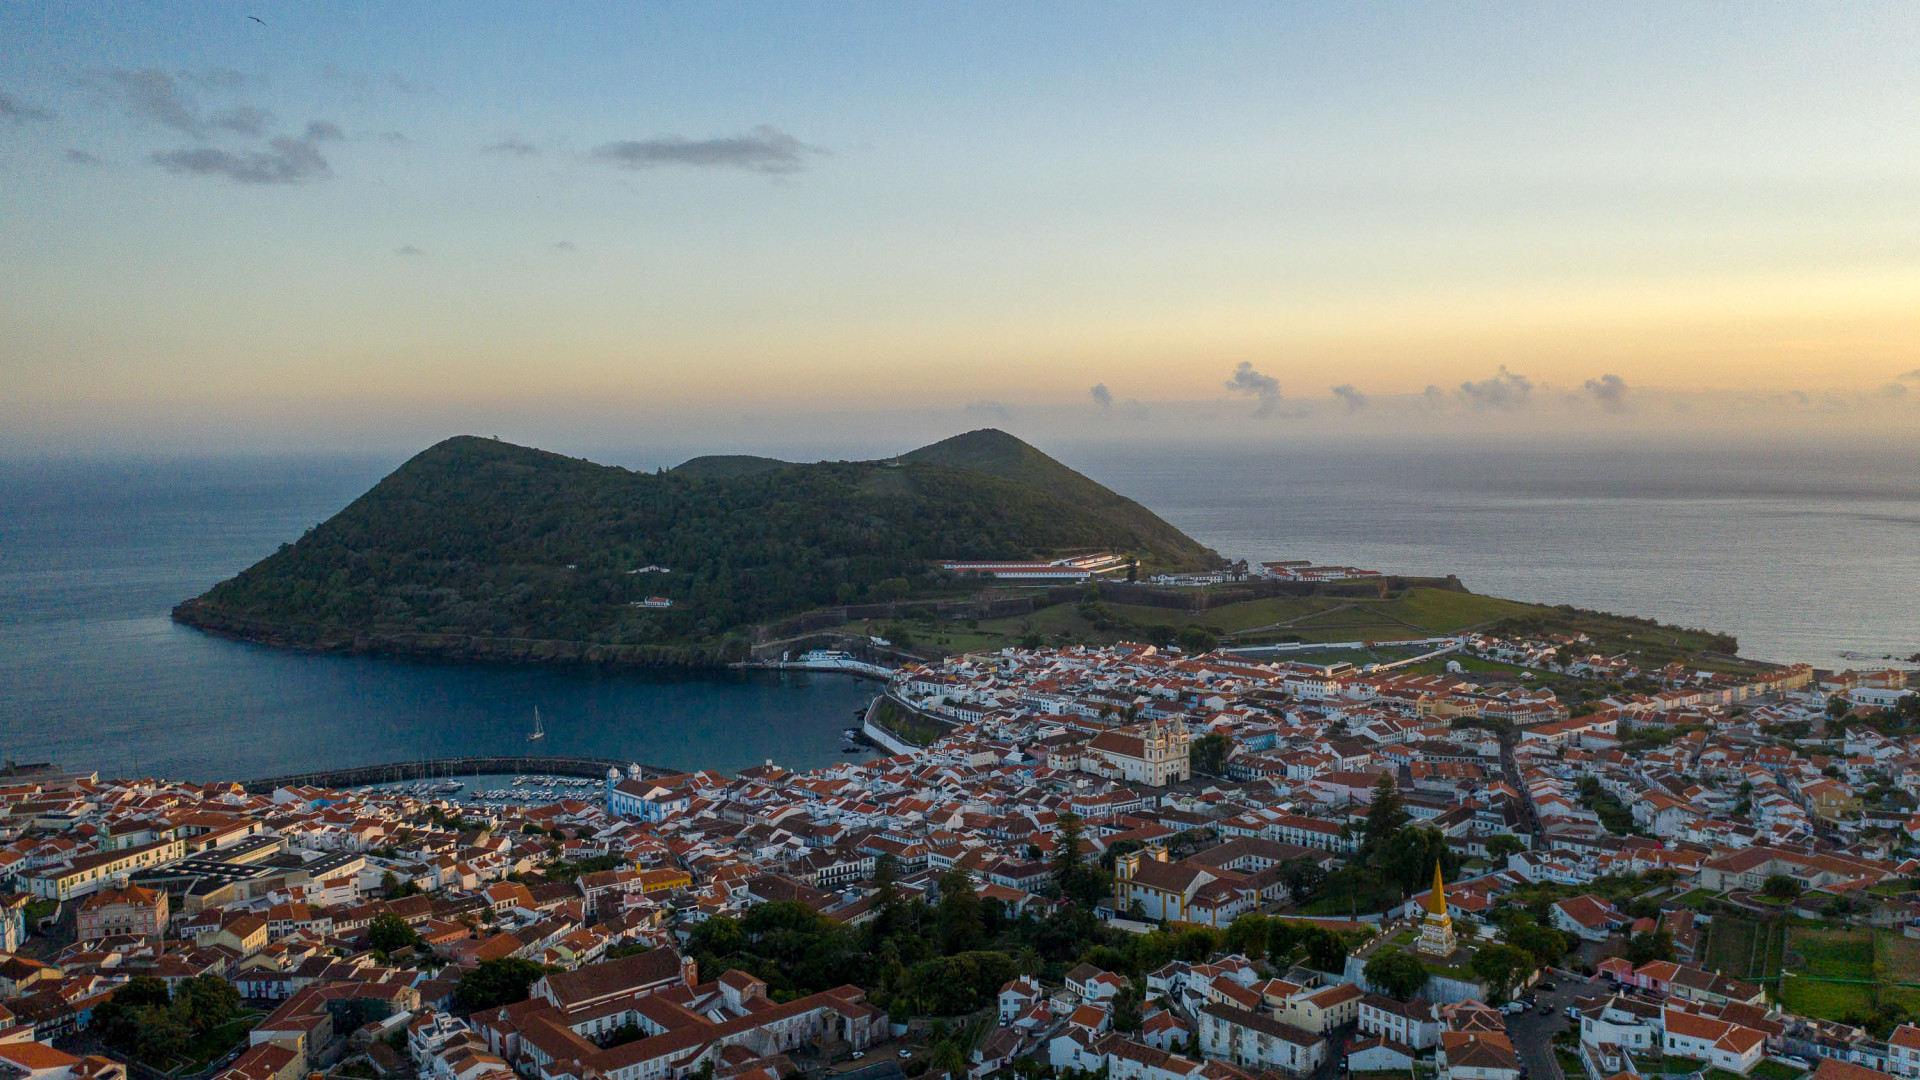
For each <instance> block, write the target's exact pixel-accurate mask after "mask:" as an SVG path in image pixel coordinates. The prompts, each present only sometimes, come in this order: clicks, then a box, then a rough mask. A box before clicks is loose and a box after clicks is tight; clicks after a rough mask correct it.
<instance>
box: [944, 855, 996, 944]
mask: <svg viewBox="0 0 1920 1080" xmlns="http://www.w3.org/2000/svg"><path fill="white" fill-rule="evenodd" d="M934 921H935V925H936V926H938V927H939V931H940V951H941V952H943V953H945V954H946V955H948V956H952V955H954V954H956V953H963V952H971V951H973V950H974V949H977V948H979V947H980V946H981V945H982V944H983V943H984V942H985V940H986V936H987V930H986V924H985V922H984V921H983V918H982V916H981V913H980V896H979V894H978V893H975V892H974V891H973V879H972V878H970V877H968V876H967V872H966V871H965V870H962V869H960V868H959V867H958V866H953V867H949V868H948V869H947V872H946V873H944V874H942V875H940V906H939V908H938V909H937V911H936V912H935V916H934Z"/></svg>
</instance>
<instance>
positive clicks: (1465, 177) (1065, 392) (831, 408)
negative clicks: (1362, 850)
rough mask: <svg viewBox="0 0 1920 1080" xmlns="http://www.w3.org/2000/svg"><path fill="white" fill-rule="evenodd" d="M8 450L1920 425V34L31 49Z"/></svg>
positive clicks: (876, 13) (73, 21)
mask: <svg viewBox="0 0 1920 1080" xmlns="http://www.w3.org/2000/svg"><path fill="white" fill-rule="evenodd" d="M0 40H4V41H5V42H7V46H6V48H5V49H0V252H4V253H5V257H4V258H0V454H14V455H23V454H24V455H34V454H62V453H91V452H100V451H103V450H109V451H110V450H168V449H186V450H205V449H258V450H284V449H315V448H327V449H388V448H404V447H411V446H419V445H425V444H426V443H428V442H431V441H434V440H436V439H438V438H440V437H443V436H445V435H448V434H452V433H455V432H473V433H480V434H501V435H503V436H504V437H508V438H512V439H516V440H518V441H528V442H536V443H539V444H540V445H548V446H554V447H555V448H566V447H568V446H583V445H596V446H599V445H612V444H617V443H620V442H622V441H629V442H647V443H653V444H658V443H662V442H677V443H683V444H686V445H688V446H694V447H699V448H703V449H715V448H724V447H729V446H733V447H739V448H742V449H762V448H768V447H776V446H777V447H782V448H789V447H794V446H802V445H808V444H818V445H831V444H834V443H835V441H836V440H842V441H844V440H845V438H846V437H847V433H848V432H849V431H855V430H857V431H859V432H861V433H862V436H863V437H869V438H873V439H878V440H881V441H885V440H886V439H891V438H895V437H898V438H902V439H912V438H914V437H917V436H921V435H925V436H927V437H929V438H931V437H938V436H941V435H945V434H950V433H952V432H954V431H959V430H964V429H966V428H968V427H979V426H986V425H989V424H991V425H994V426H1002V427H1008V428H1009V429H1011V430H1014V431H1016V433H1020V434H1025V435H1028V436H1029V437H1043V436H1048V435H1051V436H1056V437H1067V436H1080V437H1093V436H1108V437H1113V438H1124V439H1139V440H1150V439H1165V438H1175V437H1193V436H1196V435H1204V436H1209V437H1217V438H1223V439H1259V438H1270V437H1296V436H1297V437H1310V438H1335V437H1361V438H1372V437H1388V436H1392V435H1395V434H1400V433H1404V432H1408V431H1423V432H1439V433H1453V434H1457V435H1469V436H1470V435H1475V434H1477V433H1486V434H1488V435H1489V436H1492V435H1497V434H1499V433H1502V432H1532V433H1535V434H1540V433H1547V434H1552V433H1556V432H1563V431H1567V432H1583V433H1599V434H1601V435H1607V434H1609V433H1610V434H1612V435H1613V436H1616V437H1618V438H1621V439H1639V438H1645V437H1649V436H1657V435H1671V434H1675V433H1688V432H1699V431H1712V430H1729V431H1742V432H1747V433H1753V432H1762V433H1771V432H1812V433H1822V432H1824V433H1834V432H1848V433H1855V434H1858V433H1870V434H1874V435H1876V436H1878V435H1885V434H1892V435H1911V434H1912V433H1914V432H1915V431H1920V62H1916V61H1915V59H1914V58H1915V57H1916V56H1920V6H1915V5H1899V4H1832V5H1803V4H1766V3H1754V4H1742V5H1734V6H1730V5H1725V4H1690V3H1672V2H1662V3H1621V4H1606V5H1572V4H1556V5H1537V4H1521V3H1515V4H1473V3H1462V4H1446V5H1438V4H1407V5H1401V4H1388V3H1382V4H1368V5H1310V4H1282V3H1272V2H1267V3H1255V4H1244V5H1242V4H1227V3H1198V4H1190V5H1187V4H1183V5H1170V4H1127V3H1098V4H1092V3H1089V4H1069V3H1040V4H992V3H984V4H983V3H966V4H951V5H947V4H939V3H914V4H898V3H875V4H861V3H854V2H834V3H821V4H807V3H790V4H780V5H767V4H754V5H733V4H726V3H687V4H673V3H650V4H645V5H639V4H630V3H621V4H585V3H582V4H565V5H554V4H524V5H512V4H497V3H484V2H472V0H468V2H462V3H457V4H455V3H427V2H421V3H408V4H353V3H328V4H294V3H289V2H286V0H217V2H215V3H210V4H204V5H180V4H141V3H130V2H125V0H116V2H114V3H111V4H105V3H103V4H93V5H83V4H61V3H47V4H31V5H27V4H13V5H6V6H4V7H0Z"/></svg>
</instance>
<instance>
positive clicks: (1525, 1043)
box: [1507, 971, 1606, 1080]
mask: <svg viewBox="0 0 1920 1080" xmlns="http://www.w3.org/2000/svg"><path fill="white" fill-rule="evenodd" d="M1544 981H1546V982H1550V983H1553V984H1555V986H1556V989H1553V990H1541V991H1536V992H1535V993H1534V1007H1533V1008H1531V1009H1528V1010H1527V1011H1526V1012H1524V1013H1521V1014H1519V1015H1517V1016H1510V1017H1508V1018H1507V1034H1508V1035H1510V1036H1511V1037H1512V1038H1513V1048H1514V1050H1515V1051H1516V1052H1517V1053H1518V1054H1519V1055H1520V1064H1521V1065H1522V1066H1523V1067H1525V1069H1526V1070H1527V1076H1528V1077H1529V1080H1565V1078H1564V1077H1563V1076H1562V1074H1561V1071H1560V1062H1559V1060H1558V1059H1557V1058H1555V1057H1554V1054H1553V1037H1554V1036H1555V1035H1557V1034H1559V1033H1560V1032H1562V1031H1565V1030H1567V1029H1568V1028H1570V1027H1573V1026H1576V1025H1577V1024H1578V1023H1579V1021H1578V1020H1573V1019H1570V1018H1568V1017H1567V1016H1565V1015H1564V1014H1563V1013H1562V1011H1561V1010H1562V1009H1564V1008H1565V1007H1566V1006H1568V1005H1573V1006H1576V1007H1578V1006H1587V1005H1592V1004H1593V1003H1594V1002H1597V1001H1599V1000H1600V999H1601V998H1604V997H1605V996H1606V991H1605V990H1603V989H1602V988H1601V987H1600V986H1599V985H1598V984H1595V983H1589V982H1587V981H1586V979H1584V978H1583V977H1581V976H1579V975H1574V974H1571V973H1569V972H1563V971H1554V972H1552V973H1550V974H1549V975H1548V976H1547V978H1546V979H1545V980H1544ZM1542 1005H1552V1006H1553V1015H1552V1016H1541V1015H1540V1007H1541V1006H1542Z"/></svg>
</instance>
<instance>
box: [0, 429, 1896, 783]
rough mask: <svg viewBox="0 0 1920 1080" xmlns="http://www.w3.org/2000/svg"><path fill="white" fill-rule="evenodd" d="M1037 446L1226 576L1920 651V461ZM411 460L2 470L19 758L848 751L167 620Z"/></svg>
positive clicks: (644, 698)
mask: <svg viewBox="0 0 1920 1080" xmlns="http://www.w3.org/2000/svg"><path fill="white" fill-rule="evenodd" d="M1048 449H1049V450H1050V452H1053V453H1055V454H1056V456H1058V457H1059V458H1060V459H1061V460H1062V461H1065V462H1066V463H1067V464H1069V465H1072V466H1073V467H1075V468H1078V469H1080V470H1082V471H1084V472H1086V473H1087V474H1088V475H1090V476H1092V477H1094V478H1095V479H1097V480H1100V481H1101V482H1103V483H1105V484H1107V485H1108V486H1110V487H1113V488H1115V489H1116V490H1119V491H1121V492H1123V493H1125V494H1127V495H1130V496H1132V497H1134V498H1135V499H1138V500H1139V501H1140V502H1142V503H1144V504H1146V505H1147V506H1149V507H1151V508H1152V509H1154V510H1155V511H1157V512H1159V513H1160V514H1161V515H1162V516H1163V517H1165V518H1166V519H1167V520H1169V521H1171V522H1173V523H1174V524H1175V525H1177V526H1179V527H1180V528H1182V529H1184V530H1186V531H1187V532H1188V533H1190V534H1191V535H1193V536H1195V537H1196V538H1198V539H1200V540H1202V541H1203V542H1205V543H1207V544H1209V545H1211V546H1213V547H1215V548H1216V549H1217V550H1219V551H1221V552H1222V553H1223V554H1228V555H1230V556H1233V557H1236V558H1238V557H1249V558H1255V559H1259V558H1288V557H1291V558H1310V559H1313V560H1315V561H1318V562H1333V563H1344V564H1350V565H1359V566H1367V567H1371V568H1374V569H1379V570H1383V571H1387V572H1395V573H1409V574H1446V573H1453V574H1457V575H1459V577H1460V578H1461V580H1462V581H1463V582H1464V583H1465V584H1466V585H1467V586H1468V587H1469V588H1472V589H1473V590H1475V591H1477V592H1483V593H1490V594H1494V595H1499V596H1507V597H1512V598H1514V599H1520V600H1533V601H1540V602H1545V603H1567V604H1576V605H1579V606H1582V607H1590V608H1598V609H1603V610H1609V611H1615V612H1620V613H1623V614H1634V615H1645V616H1651V617H1653V618H1657V619H1660V620H1662V621H1665V622H1673V623H1679V624H1682V625H1687V626H1698V627H1707V628H1711V629H1715V630H1722V631H1726V632H1729V633H1733V634H1735V635H1736V636H1738V638H1739V639H1740V643H1741V650H1742V652H1743V654H1745V655H1748V656H1755V657H1760V658H1763V659H1769V660H1778V661H1807V662H1810V663H1813V664H1815V665H1817V666H1821V667H1843V666H1865V665H1866V664H1867V663H1869V662H1873V658H1878V657H1881V656H1885V655H1889V654H1893V655H1898V656H1906V655H1910V654H1912V653H1914V652H1916V651H1920V592H1917V590H1916V586H1920V459H1916V456H1915V455H1914V454H1912V453H1910V452H1908V453H1904V454H1901V453H1879V452H1855V451H1846V450H1840V449H1806V448H1801V449H1797V450H1792V451H1788V450H1784V449H1778V450H1769V449H1765V448H1761V449H1745V450H1734V449H1726V448H1721V449H1698V450H1672V449H1667V450H1661V451H1658V452H1656V451H1653V450H1642V449H1620V448H1593V447H1570V446H1555V445H1534V446H1527V447H1511V448H1504V449H1482V448H1462V447H1458V446H1452V447H1449V446H1432V445H1419V446H1416V445H1411V444H1408V445H1388V446H1379V445H1375V446H1370V447H1366V448H1357V447H1347V448H1329V447H1308V446H1269V447H1264V448H1221V447H1211V446H1171V447H1170V446H1165V445H1160V446H1143V445H1124V446H1123V445H1091V444H1088V445H1075V446H1066V447H1049V448H1048ZM605 460H613V461H618V460H619V459H618V458H614V457H608V458H605ZM621 463H628V464H640V463H643V458H642V457H635V458H634V459H633V460H631V461H626V462H621ZM644 463H648V464H651V463H652V461H651V458H644ZM397 464H398V459H397V458H384V459H373V458H339V457H331V458H323V457H283V458H255V459H244V460H241V459H234V460H187V461H135V462H101V461H91V462H78V461H67V462H34V463H24V462H14V463H0V753H3V754H4V755H5V756H6V757H9V758H13V759H16V760H21V761H28V760H45V759H49V758H51V759H56V760H59V761H60V762H62V763H63V764H66V765H68V766H70V767H89V768H99V769H101V770H103V771H107V772H113V773H120V772H135V771H137V772H140V773H143V774H148V775H164V776H175V777H185V778H191V779H214V778H242V779H244V778H251V777H256V776H268V775H276V774H281V773H288V772H295V771H300V770H305V769H318V768H329V767H337V766H344V765H353V764H365V763H372V762H379V761H393V760H403V759H409V758H415V757H426V756H448V755H454V754H469V753H476V754H477V753H496V754H518V753H523V752H525V751H526V750H527V748H528V747H529V745H530V744H529V743H528V742H527V740H526V733H527V731H528V730H529V728H530V726H531V723H532V715H533V709H534V708H535V707H536V706H538V707H539V709H540V713H541V716H542V718H543V719H544V721H545V724H546V728H547V730H548V732H549V733H550V734H549V736H548V738H547V739H546V740H544V741H543V742H542V743H541V744H539V746H540V747H542V748H544V750H545V751H546V752H549V753H553V754H558V755H566V754H578V755H588V756H596V757H614V758H621V759H625V760H632V761H639V762H644V763H647V764H654V765H662V766H668V767H675V768H716V769H721V770H727V771H731V770H736V769H739V768H743V767H745V766H748V765H753V764H758V763H760V762H762V761H765V760H775V761H778V762H779V763H780V764H783V765H786V766H788V767H790V768H799V769H807V768H814V767H818V766H820V765H824V764H826V763H828V762H830V761H834V760H841V755H840V742H841V741H840V738H839V732H840V729H842V728H844V727H846V726H848V724H849V722H850V720H851V717H852V712H853V710H854V709H855V708H857V707H859V706H860V705H862V704H864V703H865V701H866V700H867V699H868V698H870V697H871V696H872V694H873V693H874V691H875V687H874V685H873V684H872V683H862V682H859V681H857V680H855V679H852V678H850V677H845V676H829V675H801V676H784V677H783V676H775V675H767V674H753V675H713V674H686V673H608V672H595V671H579V670H552V669H535V668H485V667H462V666H453V665H443V664H431V663H419V662H404V661H392V660H384V659H378V658H371V657H339V656H312V655H302V654H296V653H290V652H282V651H278V650H273V649H266V648H262V647H258V646H253V645H246V644H241V643H237V642H231V641H225V640H222V639H219V638H214V637H210V636H208V635H205V634H201V633H199V632H197V631H193V630H188V629H184V628H182V627H179V626H175V625H174V624H173V623H172V621H171V620H170V619H169V618H168V616H167V612H168V610H169V609H170V608H171V607H172V605H173V604H175V603H177V602H179V601H180V600H182V599H185V598H186V597H189V596H193V595H197V594H198V593H200V592H202V591H204V590H205V589H206V588H207V587H208V586H210V585H212V584H213V583H215V582H216V581H219V580H221V579H222V578H225V577H228V576H230V575H232V574H233V573H235V572H237V571H239V570H241V569H243V568H245V567H246V566H247V565H249V564H251V563H252V562H254V561H255V560H257V559H259V558H260V557H262V556H264V555H266V554H267V553H268V552H270V551H272V550H273V549H274V548H275V547H276V546H277V545H278V544H280V543H282V542H284V541H288V540H292V539H294V538H295V537H297V536H298V535H299V534H300V533H301V531H302V530H304V529H306V528H307V527H309V526H311V525H313V524H315V523H317V522H319V521H321V520H323V519H324V518H326V517H327V516H328V515H330V514H332V513H333V512H334V511H336V510H338V509H339V508H340V507H341V506H344V505H345V504H346V503H347V502H349V501H351V500H352V499H353V498H354V497H355V496H357V495H358V494H359V493H360V492H362V491H364V490H365V489H366V488H367V487H369V486H371V485H372V484H373V483H374V482H375V481H377V480H378V479H379V478H380V477H381V476H382V475H384V474H385V473H386V472H388V471H390V470H391V469H392V468H393V467H394V466H395V465H397Z"/></svg>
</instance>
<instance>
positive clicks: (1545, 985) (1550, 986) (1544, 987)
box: [1535, 982, 1560, 990]
mask: <svg viewBox="0 0 1920 1080" xmlns="http://www.w3.org/2000/svg"><path fill="white" fill-rule="evenodd" d="M1535 985H1536V986H1538V987H1539V988H1540V989H1542V990H1558V989H1560V988H1559V987H1557V986H1555V985H1553V984H1552V983H1550V982H1543V983H1537V984H1535Z"/></svg>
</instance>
